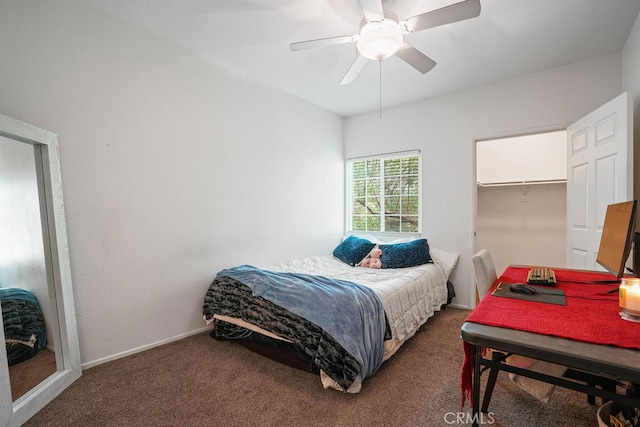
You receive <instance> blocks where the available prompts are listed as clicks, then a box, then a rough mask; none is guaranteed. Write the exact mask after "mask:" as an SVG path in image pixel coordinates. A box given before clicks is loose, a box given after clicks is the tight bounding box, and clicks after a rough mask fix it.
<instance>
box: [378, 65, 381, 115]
mask: <svg viewBox="0 0 640 427" xmlns="http://www.w3.org/2000/svg"><path fill="white" fill-rule="evenodd" d="M378 64H379V74H380V88H379V91H380V118H382V59H378Z"/></svg>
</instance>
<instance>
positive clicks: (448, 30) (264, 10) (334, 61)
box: [84, 0, 640, 116]
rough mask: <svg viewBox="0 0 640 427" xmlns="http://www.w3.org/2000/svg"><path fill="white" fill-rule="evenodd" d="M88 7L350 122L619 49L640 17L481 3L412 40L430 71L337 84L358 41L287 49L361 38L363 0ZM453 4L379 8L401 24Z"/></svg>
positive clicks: (619, 11)
mask: <svg viewBox="0 0 640 427" xmlns="http://www.w3.org/2000/svg"><path fill="white" fill-rule="evenodd" d="M84 1H85V2H86V3H88V4H91V5H93V6H95V7H97V8H99V9H101V10H103V11H105V12H107V13H110V14H112V15H115V16H117V17H119V18H121V19H122V20H124V21H127V22H130V23H132V24H134V25H136V26H138V27H141V28H144V29H147V30H149V31H151V32H153V33H155V34H157V35H159V36H161V37H163V38H165V39H168V40H170V41H172V42H174V43H177V44H179V45H182V46H184V47H186V48H189V49H192V50H194V51H196V52H199V53H200V54H202V55H206V56H208V57H211V58H213V59H214V60H216V61H218V62H220V63H223V64H226V65H227V66H229V67H231V68H232V69H234V70H236V71H237V72H239V73H241V74H244V75H249V76H252V77H253V78H255V79H258V80H261V81H263V82H265V83H267V84H269V85H272V86H275V87H277V88H280V89H282V90H284V91H287V92H289V93H292V94H294V95H296V96H298V97H300V98H302V99H305V100H307V101H309V102H311V103H313V104H316V105H318V106H320V107H322V108H324V109H326V110H329V111H332V112H334V113H337V114H339V115H342V116H349V115H354V114H360V113H364V112H370V111H377V110H378V109H379V107H380V100H381V99H382V107H383V108H386V107H390V106H393V105H399V104H404V103H407V102H411V101H415V100H419V99H423V98H428V97H432V96H435V95H440V94H443V93H448V92H452V91H456V90H460V89H463V88H468V87H471V86H475V85H479V84H484V83H488V82H492V81H496V80H501V79H504V78H508V77H511V76H516V75H520V74H526V73H530V72H534V71H537V70H542V69H546V68H550V67H555V66H559V65H563V64H567V63H571V62H575V61H579V60H582V59H586V58H591V57H594V56H599V55H603V54H607V53H611V52H617V51H620V50H622V48H623V47H624V43H625V41H626V39H627V36H628V34H629V31H630V30H631V28H632V26H633V23H634V21H635V18H636V16H637V15H638V11H640V0H481V4H482V12H481V13H480V16H479V17H477V18H473V19H470V20H466V21H460V22H456V23H452V24H448V25H445V26H441V27H437V28H431V29H428V30H424V31H420V32H417V33H413V34H409V35H407V36H405V40H406V41H407V42H408V43H410V44H412V45H413V46H415V47H416V48H418V49H419V50H420V51H422V52H423V53H425V54H426V55H428V56H429V57H431V58H432V59H434V60H435V61H436V62H437V65H436V67H435V68H434V69H433V70H431V71H429V72H428V73H426V74H420V73H419V72H418V71H416V70H415V69H413V68H411V67H410V66H409V65H407V64H406V63H405V62H403V61H401V60H400V59H398V58H397V57H390V58H388V59H385V60H383V61H382V63H381V64H379V63H378V62H377V61H373V60H372V61H370V62H369V63H368V64H367V65H366V66H365V68H364V70H363V71H362V72H361V73H360V75H359V76H358V77H357V79H356V80H355V81H354V82H353V83H352V84H350V85H346V86H340V85H339V84H338V83H339V82H340V80H341V79H342V77H343V75H344V73H345V72H346V71H347V69H348V68H349V66H350V65H351V63H352V62H353V60H354V58H355V44H345V45H335V46H328V47H322V48H317V49H311V50H304V51H298V52H292V51H291V50H290V49H289V43H291V42H296V41H304V40H309V39H317V38H325V37H332V36H340V35H351V34H356V33H358V30H359V25H360V22H361V20H362V18H363V15H362V11H361V9H360V5H359V2H358V0H179V1H176V0H84ZM457 1H458V0H383V3H384V8H385V10H387V9H388V10H390V11H392V12H393V13H395V14H396V15H397V16H398V18H400V19H405V18H408V17H411V16H415V15H418V14H421V13H424V12H428V11H430V10H434V9H438V8H440V7H444V6H447V5H450V4H452V3H455V2H457ZM380 72H381V74H380ZM381 87H382V94H381V93H380V88H381Z"/></svg>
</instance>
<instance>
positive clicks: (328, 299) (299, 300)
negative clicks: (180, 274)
mask: <svg viewBox="0 0 640 427" xmlns="http://www.w3.org/2000/svg"><path fill="white" fill-rule="evenodd" d="M218 276H225V277H230V278H232V279H235V280H237V281H239V282H242V283H244V284H245V285H246V286H248V287H250V288H251V290H252V291H253V293H254V294H256V295H259V296H261V297H262V298H264V299H266V300H268V301H271V302H273V303H274V304H277V305H279V306H280V307H282V308H285V309H287V310H289V311H291V312H292V313H294V314H297V315H298V316H301V317H304V318H305V319H307V320H309V321H311V322H313V323H315V324H316V325H318V326H319V327H321V328H322V329H324V330H325V331H326V332H327V333H329V334H330V335H331V336H332V337H333V338H334V339H335V340H336V341H337V342H338V343H340V345H342V346H343V347H344V349H345V350H347V351H348V352H349V353H350V354H351V355H352V356H353V357H354V358H355V359H356V360H357V361H358V362H359V363H360V375H361V377H362V379H363V380H364V379H365V378H366V377H368V376H371V375H373V374H374V373H375V372H376V371H377V370H378V368H379V367H380V365H381V364H382V356H383V353H384V328H385V319H384V308H383V306H382V301H381V300H380V297H378V295H377V294H376V293H375V292H374V291H373V290H372V289H371V288H368V287H366V286H362V285H358V284H355V283H351V282H347V281H343V280H335V279H329V278H326V277H322V276H315V275H310V274H300V273H276V272H271V271H267V270H261V269H258V268H255V267H252V266H249V265H242V266H239V267H234V268H230V269H226V270H223V271H221V272H220V273H218Z"/></svg>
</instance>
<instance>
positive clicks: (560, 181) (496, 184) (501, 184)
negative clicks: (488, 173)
mask: <svg viewBox="0 0 640 427" xmlns="http://www.w3.org/2000/svg"><path fill="white" fill-rule="evenodd" d="M566 183H567V180H566V179H548V180H544V181H511V182H484V183H482V182H478V183H477V185H478V187H513V186H515V185H542V184H566Z"/></svg>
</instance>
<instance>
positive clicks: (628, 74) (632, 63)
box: [622, 15, 640, 229]
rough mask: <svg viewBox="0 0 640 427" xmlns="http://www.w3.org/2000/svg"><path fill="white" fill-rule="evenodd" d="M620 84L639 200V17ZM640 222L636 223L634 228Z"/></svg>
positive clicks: (626, 48) (625, 54)
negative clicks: (627, 107) (629, 108)
mask: <svg viewBox="0 0 640 427" xmlns="http://www.w3.org/2000/svg"><path fill="white" fill-rule="evenodd" d="M622 84H623V87H624V90H625V91H628V92H629V95H630V96H631V99H632V103H633V141H634V156H633V158H634V165H635V167H634V179H633V192H634V198H635V199H640V15H638V17H636V22H635V24H634V25H633V28H632V29H631V31H630V32H629V37H628V38H627V42H626V44H625V46H624V49H623V50H622ZM639 226H640V222H639V223H636V228H637V229H640V228H638V227H639Z"/></svg>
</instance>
